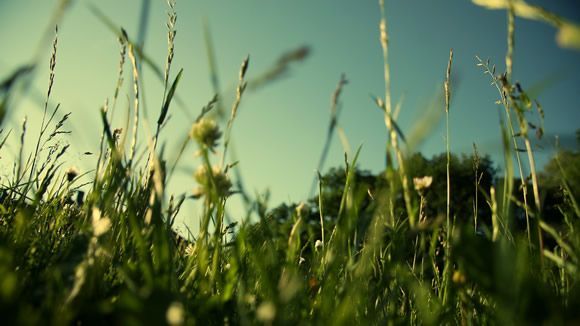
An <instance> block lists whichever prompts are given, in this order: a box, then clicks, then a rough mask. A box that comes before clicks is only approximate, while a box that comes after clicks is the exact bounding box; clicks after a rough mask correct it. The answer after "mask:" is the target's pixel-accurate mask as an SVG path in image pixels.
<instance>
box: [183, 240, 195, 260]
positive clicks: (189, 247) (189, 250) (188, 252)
mask: <svg viewBox="0 0 580 326" xmlns="http://www.w3.org/2000/svg"><path fill="white" fill-rule="evenodd" d="M194 253H195V247H194V246H193V245H192V244H191V243H190V244H188V245H187V247H185V256H186V257H191V256H193V254H194Z"/></svg>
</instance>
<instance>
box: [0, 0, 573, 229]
mask: <svg viewBox="0 0 580 326" xmlns="http://www.w3.org/2000/svg"><path fill="white" fill-rule="evenodd" d="M377 2H378V1H370V0H369V1H366V0H364V1H347V0H317V1H312V0H293V1H272V0H271V1H265V0H246V1H226V0H199V1H183V0H182V1H179V0H177V6H176V10H177V16H178V18H177V26H176V29H177V37H176V44H175V59H174V62H173V66H172V76H175V75H176V73H177V71H178V70H179V69H180V68H183V69H184V73H183V78H182V80H181V82H180V84H179V87H178V90H177V93H178V96H179V97H180V98H181V99H182V100H183V102H184V103H185V107H186V109H182V108H179V107H178V106H176V105H173V106H172V107H171V113H170V114H171V119H170V121H169V123H168V127H167V129H166V130H165V131H164V134H163V136H162V141H163V142H166V144H167V149H168V153H169V155H170V157H171V154H172V153H173V152H174V149H175V147H176V146H178V145H179V144H180V142H181V141H182V138H183V137H184V135H186V134H187V132H188V131H189V129H190V128H191V123H192V121H193V120H192V119H193V117H195V116H196V115H197V114H198V113H199V111H200V110H201V108H202V107H203V106H204V105H205V103H207V102H208V101H209V100H210V99H211V98H212V96H213V89H212V85H211V82H210V78H209V76H210V70H209V65H208V59H207V54H206V47H205V42H204V38H203V25H204V21H205V22H207V26H209V30H210V32H211V38H212V43H213V47H214V52H215V59H216V63H217V69H218V77H219V80H220V84H221V86H222V90H223V92H224V93H223V94H222V98H223V102H224V103H225V105H226V106H228V105H229V104H230V103H231V98H232V96H233V94H234V93H233V91H232V90H233V89H234V87H235V85H236V82H237V77H238V71H239V67H240V64H241V62H242V60H243V59H244V58H245V57H246V56H247V55H249V56H250V67H249V70H248V77H249V78H252V77H255V76H259V75H260V73H263V72H264V71H267V70H268V69H269V68H270V67H272V66H273V65H274V64H275V62H276V60H277V59H278V58H279V56H280V55H282V54H283V53H285V52H286V51H289V50H292V49H296V48H298V47H300V46H308V47H309V48H310V50H311V51H310V55H309V56H308V57H307V59H306V60H305V61H304V62H302V63H298V64H295V65H293V66H292V67H291V69H290V71H289V72H288V74H286V75H285V76H284V78H281V79H279V80H277V81H275V82H272V83H270V84H268V85H266V86H265V87H263V88H261V89H259V90H257V91H255V92H248V93H246V94H245V95H244V98H243V99H242V105H241V107H240V110H239V113H238V116H237V118H236V121H235V122H234V127H233V134H232V138H233V142H234V148H235V153H236V159H237V160H238V161H239V164H238V166H237V167H236V168H237V169H239V171H240V172H241V174H242V176H243V178H244V181H245V183H246V188H247V190H248V191H249V192H250V193H253V194H263V193H264V192H265V191H266V189H269V190H270V192H271V199H270V206H271V207H275V206H277V205H278V204H280V203H282V202H299V201H301V200H306V199H307V196H308V193H309V191H310V184H311V182H312V180H313V178H314V176H315V170H316V168H317V164H318V159H319V156H320V153H321V151H322V147H323V145H324V141H325V136H326V132H327V128H328V122H329V117H330V100H331V95H332V93H333V91H334V89H335V88H336V85H337V83H338V81H339V79H340V76H341V74H343V73H344V74H345V75H346V78H347V79H348V81H349V83H348V84H347V85H346V86H345V87H344V90H343V93H342V95H341V111H340V112H341V113H340V117H339V125H340V126H341V127H342V128H343V129H344V132H345V134H346V136H347V138H348V142H349V144H350V147H351V149H350V154H351V156H352V153H353V152H354V150H355V149H356V148H357V147H358V146H362V150H361V155H360V159H359V162H360V163H359V167H360V168H362V169H367V170H370V171H372V172H379V171H381V170H383V169H384V167H385V142H386V140H387V132H386V128H385V125H384V118H383V115H382V113H381V112H380V111H379V110H378V109H377V108H376V106H375V104H374V103H373V101H372V99H371V95H376V96H384V92H385V91H384V77H383V59H382V52H381V48H380V43H379V30H378V24H379V19H380V11H379V7H378V3H377ZM58 3H59V1H58V0H44V1H38V0H19V1H6V0H4V1H0V41H1V44H2V45H3V46H2V56H0V79H3V78H5V77H6V76H8V75H9V74H10V73H11V72H12V71H14V69H16V68H17V67H19V66H21V65H23V64H26V63H28V62H31V60H34V59H35V58H39V60H40V62H41V63H42V65H41V66H40V68H41V69H39V70H38V72H37V73H36V74H35V79H34V82H33V84H32V85H33V86H32V87H31V88H30V90H29V91H28V92H27V93H26V94H23V95H22V97H21V100H20V101H18V103H17V104H18V105H17V106H16V107H12V108H11V112H9V116H8V120H7V121H5V122H4V126H3V127H4V128H5V129H13V131H14V132H13V134H12V137H11V138H10V140H9V142H8V145H7V147H6V148H5V149H3V150H4V151H7V153H5V154H3V155H2V157H4V158H3V159H2V161H0V165H1V166H2V168H3V170H7V172H6V173H4V172H3V173H2V175H8V174H9V173H8V172H9V171H10V167H11V162H10V160H9V159H8V158H9V157H10V155H11V154H12V155H13V154H14V153H15V151H16V150H17V148H18V147H17V144H18V137H19V136H18V135H19V134H20V129H21V127H20V126H21V123H22V119H23V118H24V117H25V116H26V117H28V121H29V130H35V129H34V126H35V124H36V125H37V124H38V121H39V117H40V116H41V113H42V109H41V103H42V102H43V101H44V96H45V93H46V87H47V84H48V61H49V58H50V47H49V45H50V42H51V41H52V37H53V33H51V32H50V31H51V30H52V29H53V27H52V26H51V25H50V24H51V21H50V19H51V15H52V13H53V12H54V10H55V8H56V7H57V6H58ZM141 3H142V1H141V0H124V1H118V0H100V1H88V0H77V1H72V5H71V6H70V7H69V8H68V10H67V11H66V12H65V13H64V16H63V17H62V20H61V21H60V22H59V36H58V37H59V40H58V54H57V67H56V80H55V86H54V92H53V95H52V99H53V101H54V103H60V104H61V110H62V113H65V112H71V113H72V115H71V118H70V121H69V122H68V124H67V127H68V129H69V130H71V131H72V135H71V136H70V137H69V138H68V139H66V141H68V142H70V143H71V145H72V147H71V150H70V151H69V154H68V156H67V157H66V162H65V165H67V166H68V165H75V166H77V167H79V168H80V169H81V170H82V171H89V170H90V169H92V168H94V165H95V157H94V156H87V155H83V153H84V152H87V151H89V152H98V142H99V137H100V131H101V127H102V126H101V124H100V120H99V108H100V107H101V106H102V105H103V103H104V102H105V100H106V99H111V98H112V96H113V91H114V87H115V83H116V78H117V69H118V68H117V67H118V61H119V45H118V42H117V39H116V36H115V35H114V34H113V33H112V32H111V31H110V30H108V29H107V27H106V26H105V25H103V23H102V22H101V21H100V20H99V19H97V18H96V16H95V15H94V13H93V12H91V10H90V5H94V6H96V7H97V8H99V10H101V11H102V12H103V13H104V14H105V15H106V16H107V17H109V18H110V19H111V20H112V21H113V22H115V24H117V25H119V26H122V27H123V28H125V30H127V32H128V34H129V36H130V37H131V38H133V39H136V38H137V35H138V30H139V17H140V11H141ZM529 3H533V4H538V5H541V6H543V7H545V8H547V9H549V10H552V11H553V12H555V13H557V14H559V15H562V16H564V17H565V18H567V19H570V20H573V21H576V22H580V4H579V3H578V1H577V0H557V1H547V0H545V1H539V0H538V1H529ZM386 15H387V20H388V28H389V37H390V66H391V78H392V94H393V102H394V103H399V102H400V103H401V111H400V114H399V117H398V120H397V121H398V124H399V126H400V127H401V129H402V130H403V131H404V132H405V133H409V134H412V130H413V127H414V126H416V125H417V123H418V121H421V119H422V118H425V117H426V116H427V114H428V113H427V112H428V107H429V103H431V101H432V99H433V98H434V97H435V96H436V95H437V94H438V93H439V92H440V90H441V87H442V82H443V80H444V76H445V70H446V66H447V60H448V56H449V49H450V48H453V50H454V61H453V75H452V79H453V80H454V87H453V100H452V105H451V109H450V121H449V123H450V146H451V150H452V152H455V153H470V152H471V151H472V144H473V143H476V144H477V145H478V147H479V151H480V152H481V153H483V154H489V155H491V156H492V158H493V159H494V161H495V162H496V164H497V166H498V169H500V170H501V169H502V166H501V164H502V162H503V160H502V158H501V156H500V155H501V142H500V128H499V123H498V121H499V118H498V117H499V114H498V112H499V110H498V107H497V105H496V104H495V101H496V100H497V99H498V94H497V91H496V90H495V89H494V88H493V87H491V86H490V79H489V77H488V76H485V75H484V74H483V73H482V70H481V68H479V67H477V66H476V63H477V61H476V59H475V57H476V56H479V57H481V58H483V59H487V58H489V59H490V60H491V62H492V63H495V64H497V67H498V71H503V70H504V69H505V68H504V64H503V62H504V56H505V51H506V41H505V40H506V13H505V12H503V11H489V10H485V9H483V8H481V7H478V6H476V5H474V4H473V3H471V2H470V1H467V0H448V1H428V0H416V1H389V0H387V1H386ZM148 21H149V24H148V27H147V33H146V38H145V44H144V49H145V52H146V53H147V54H148V55H149V56H150V57H151V58H152V59H153V60H154V61H155V62H156V63H157V64H158V65H159V66H160V67H163V66H164V63H165V57H166V55H167V36H166V34H167V29H166V22H167V5H166V3H165V1H161V0H154V1H151V7H150V11H149V15H148ZM47 29H48V30H49V33H48V34H47V33H46V31H47ZM555 33H556V31H555V30H554V29H553V28H552V27H550V26H547V25H545V24H543V23H540V22H535V21H528V20H522V19H519V18H518V19H517V20H516V48H515V56H514V62H515V63H514V79H515V80H518V81H520V82H521V83H522V85H523V86H524V88H528V87H531V88H533V87H535V86H538V85H544V86H543V87H541V91H540V92H539V94H538V100H539V101H540V103H541V104H542V106H543V108H544V110H545V113H546V117H545V129H546V135H547V136H546V140H545V141H544V143H543V146H542V147H537V152H536V155H537V158H538V161H539V164H540V165H542V164H544V163H545V162H546V161H547V160H548V158H549V156H550V153H551V150H550V148H551V145H550V144H551V143H553V140H554V137H555V135H559V136H560V137H561V139H562V144H563V146H575V145H574V139H575V136H574V135H575V131H576V130H577V129H578V128H580V123H579V121H580V119H579V118H580V107H579V106H580V101H579V100H578V97H579V94H578V93H579V92H578V91H579V90H580V52H578V51H573V50H569V49H562V48H560V47H558V45H557V44H556V42H555ZM47 35H48V37H47ZM125 70H126V71H130V68H129V66H128V65H126V66H125ZM142 75H143V76H144V81H143V85H144V87H145V91H146V92H145V94H146V98H145V101H146V107H147V112H146V113H145V115H146V116H147V117H149V120H150V125H153V124H154V121H155V120H156V118H157V115H158V112H159V111H158V110H159V108H160V107H161V101H162V84H161V83H160V82H159V81H158V80H157V79H156V78H155V77H154V76H153V73H152V72H151V70H148V69H147V68H146V67H145V68H143V71H142ZM171 78H173V77H171ZM130 81H131V78H130V75H129V74H126V75H125V88H124V90H123V94H122V96H121V98H120V101H119V104H118V109H119V112H123V110H125V108H126V107H127V106H128V102H129V101H128V97H129V96H131V91H130V86H131V85H130ZM436 115H437V114H436ZM439 116H440V118H439V119H434V118H429V120H428V123H427V125H429V126H431V127H432V131H431V132H430V134H429V135H428V137H427V138H426V140H425V142H423V143H422V144H421V146H420V147H418V148H416V149H415V150H419V151H421V152H422V153H423V154H424V155H425V156H427V157H430V156H432V155H435V154H438V153H441V152H444V151H445V137H444V135H445V128H444V126H445V125H444V119H442V117H443V116H441V115H440V114H439ZM123 118H124V117H123V114H118V120H116V121H115V123H114V126H122V125H124V122H123ZM534 119H535V118H532V121H535V120H534ZM141 132H142V135H145V134H146V131H145V130H142V131H141ZM32 135H34V133H32ZM29 136H30V135H29ZM29 142H32V138H30V140H29ZM195 150H196V148H195V146H193V145H192V146H190V147H188V148H187V150H186V152H185V155H184V157H183V160H182V164H181V165H180V168H179V170H178V174H177V175H176V177H175V178H174V179H173V180H171V182H170V191H171V192H174V193H176V194H180V193H190V192H191V190H192V189H193V188H194V187H195V182H194V180H193V177H192V173H193V171H194V170H195V168H196V166H197V165H198V164H199V162H198V160H197V159H196V158H195V156H194V153H195ZM216 162H217V160H216ZM343 162H344V149H343V147H342V146H341V143H340V141H339V140H338V138H337V137H336V136H335V138H334V140H333V143H332V146H331V150H330V152H329V156H328V160H327V162H326V164H325V167H324V169H323V170H324V171H326V169H327V168H329V167H339V166H343ZM231 205H232V206H231V207H232V211H233V213H232V215H233V216H234V218H236V216H240V215H241V214H236V212H237V211H238V210H236V207H239V205H240V204H239V198H235V197H234V198H232V199H231ZM197 211H198V207H197V206H196V204H195V203H188V204H187V206H185V207H184V213H182V214H181V215H180V221H178V223H184V224H186V225H188V226H189V227H191V228H192V229H195V228H196V226H197V224H198V223H199V221H198V220H197V216H198V213H197Z"/></svg>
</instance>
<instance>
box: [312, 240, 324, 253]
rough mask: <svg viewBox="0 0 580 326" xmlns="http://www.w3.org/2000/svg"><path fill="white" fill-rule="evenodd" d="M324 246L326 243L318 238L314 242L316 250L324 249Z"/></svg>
mask: <svg viewBox="0 0 580 326" xmlns="http://www.w3.org/2000/svg"><path fill="white" fill-rule="evenodd" d="M322 247H324V243H322V241H320V240H316V242H315V243H314V250H316V251H319V250H320V249H322Z"/></svg>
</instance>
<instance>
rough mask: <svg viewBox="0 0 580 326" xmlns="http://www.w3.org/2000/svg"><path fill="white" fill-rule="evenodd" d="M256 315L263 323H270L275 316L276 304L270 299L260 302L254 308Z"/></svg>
mask: <svg viewBox="0 0 580 326" xmlns="http://www.w3.org/2000/svg"><path fill="white" fill-rule="evenodd" d="M256 317H257V318H258V320H259V321H261V322H263V323H271V322H272V321H273V320H274V318H276V306H274V304H273V303H272V302H270V301H266V302H264V303H262V304H261V305H260V306H259V307H258V310H256Z"/></svg>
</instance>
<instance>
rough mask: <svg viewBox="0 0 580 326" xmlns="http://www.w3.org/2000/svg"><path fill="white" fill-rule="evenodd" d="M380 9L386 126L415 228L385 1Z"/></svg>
mask: <svg viewBox="0 0 580 326" xmlns="http://www.w3.org/2000/svg"><path fill="white" fill-rule="evenodd" d="M379 7H380V11H381V21H380V24H379V27H380V42H381V48H382V50H383V62H384V77H385V101H384V112H385V125H386V127H387V131H388V133H389V138H390V143H391V147H392V148H393V150H394V151H395V155H396V158H397V163H398V171H399V178H400V181H401V185H402V187H403V197H404V200H405V208H406V210H407V216H408V219H409V225H410V226H411V227H412V228H414V227H415V221H416V216H415V213H414V210H413V206H412V203H411V192H410V189H409V179H408V176H407V174H406V172H405V161H404V157H403V152H402V151H401V150H400V148H399V143H398V138H397V128H396V125H395V123H394V121H393V114H392V104H391V72H390V66H389V34H388V31H387V18H386V15H385V1H384V0H379ZM386 154H387V157H390V156H391V154H390V151H389V149H388V147H387V153H386Z"/></svg>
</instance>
